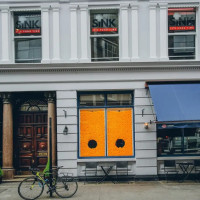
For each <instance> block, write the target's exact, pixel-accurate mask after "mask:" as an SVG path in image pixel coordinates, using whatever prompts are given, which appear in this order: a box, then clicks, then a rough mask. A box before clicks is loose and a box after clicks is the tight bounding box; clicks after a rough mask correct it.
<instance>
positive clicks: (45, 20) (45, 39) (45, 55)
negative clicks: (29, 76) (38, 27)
mask: <svg viewBox="0 0 200 200" xmlns="http://www.w3.org/2000/svg"><path fill="white" fill-rule="evenodd" d="M41 14H42V63H49V62H50V54H49V50H50V48H49V42H50V40H49V6H46V7H42V10H41Z"/></svg>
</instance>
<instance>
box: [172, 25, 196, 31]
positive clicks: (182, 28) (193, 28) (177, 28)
mask: <svg viewBox="0 0 200 200" xmlns="http://www.w3.org/2000/svg"><path fill="white" fill-rule="evenodd" d="M169 30H170V31H175V30H176V31H177V30H195V27H194V26H171V27H169Z"/></svg>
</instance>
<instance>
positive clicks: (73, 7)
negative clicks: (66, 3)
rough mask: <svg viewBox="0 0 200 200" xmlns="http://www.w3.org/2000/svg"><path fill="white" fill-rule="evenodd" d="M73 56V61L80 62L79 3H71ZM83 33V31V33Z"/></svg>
mask: <svg viewBox="0 0 200 200" xmlns="http://www.w3.org/2000/svg"><path fill="white" fill-rule="evenodd" d="M70 31H71V40H70V41H71V46H70V47H71V48H70V49H71V57H70V60H71V61H72V62H78V48H77V45H78V41H77V40H78V36H77V31H78V30H77V5H70ZM81 34H82V33H81Z"/></svg>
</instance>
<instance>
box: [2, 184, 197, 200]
mask: <svg viewBox="0 0 200 200" xmlns="http://www.w3.org/2000/svg"><path fill="white" fill-rule="evenodd" d="M18 184H19V183H2V184H0V200H20V199H21V198H20V197H19V195H18V192H17V187H18ZM39 199H46V200H47V199H56V200H58V199H60V198H58V197H56V196H55V197H54V198H50V197H49V195H47V194H46V192H45V191H44V193H43V194H42V196H41V197H40V198H39ZM70 199H72V200H73V199H74V200H199V199H200V183H195V182H192V181H189V182H184V183H177V182H169V183H167V182H165V181H145V182H143V181H138V182H131V183H129V184H128V183H119V184H113V183H102V184H91V183H89V184H85V185H84V184H83V182H79V188H78V191H77V193H76V194H75V195H74V196H73V197H72V198H70Z"/></svg>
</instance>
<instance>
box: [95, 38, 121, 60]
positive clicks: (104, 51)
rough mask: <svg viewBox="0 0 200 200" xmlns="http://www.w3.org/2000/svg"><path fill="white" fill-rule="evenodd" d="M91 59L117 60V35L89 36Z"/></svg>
mask: <svg viewBox="0 0 200 200" xmlns="http://www.w3.org/2000/svg"><path fill="white" fill-rule="evenodd" d="M91 50H92V61H118V60H119V39H118V37H101V38H91Z"/></svg>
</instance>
